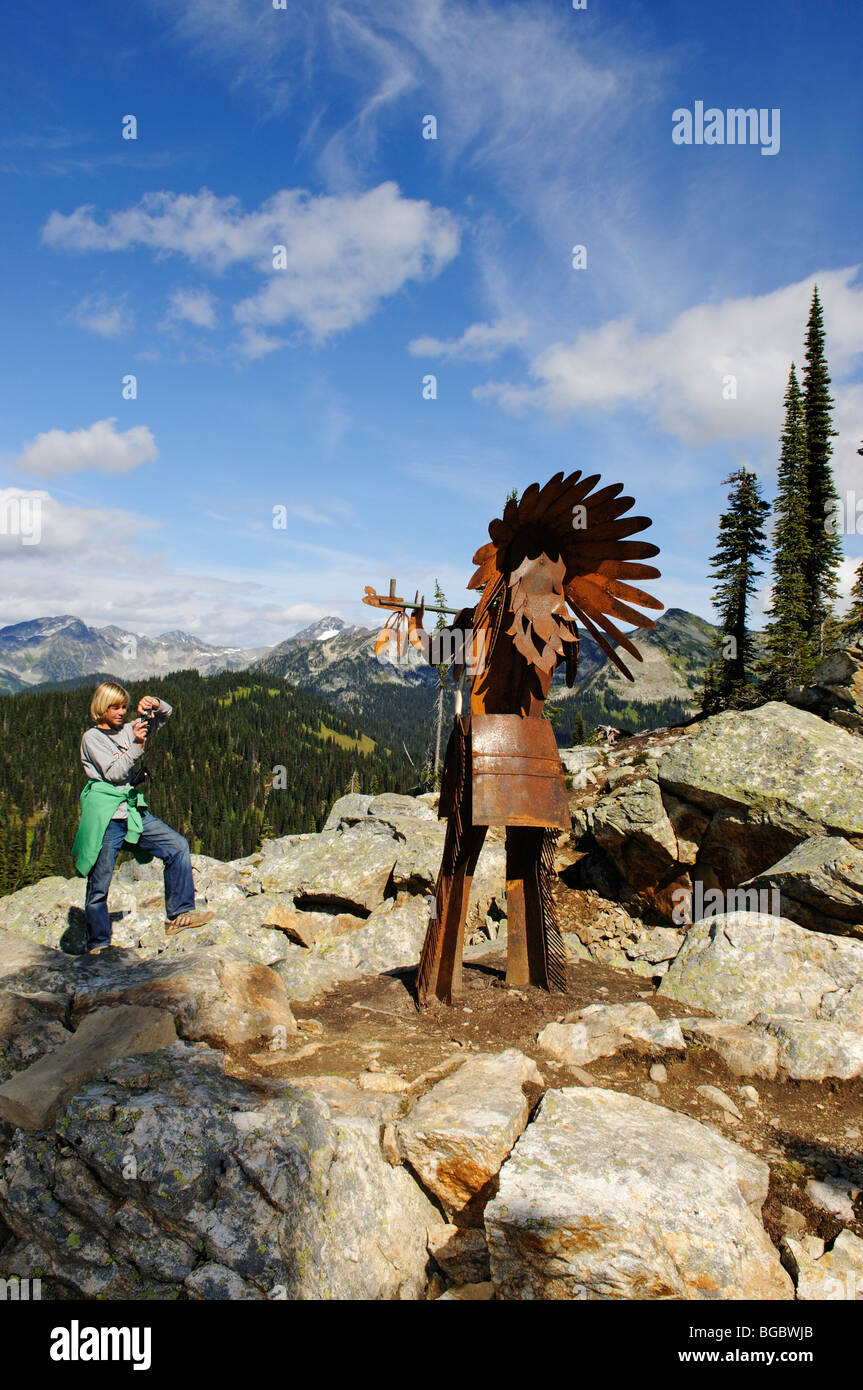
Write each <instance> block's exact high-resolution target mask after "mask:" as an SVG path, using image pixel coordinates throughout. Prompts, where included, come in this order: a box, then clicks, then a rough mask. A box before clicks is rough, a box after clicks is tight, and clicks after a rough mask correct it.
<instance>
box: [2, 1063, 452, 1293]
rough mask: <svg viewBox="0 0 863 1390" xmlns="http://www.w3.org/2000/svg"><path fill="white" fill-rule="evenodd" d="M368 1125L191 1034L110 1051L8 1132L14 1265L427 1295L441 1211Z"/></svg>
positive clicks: (216, 1287)
mask: <svg viewBox="0 0 863 1390" xmlns="http://www.w3.org/2000/svg"><path fill="white" fill-rule="evenodd" d="M378 1131H379V1124H378V1122H377V1120H375V1119H374V1118H369V1117H367V1116H363V1115H353V1116H352V1115H345V1114H339V1115H338V1117H337V1118H335V1117H334V1115H333V1114H332V1113H331V1111H330V1108H329V1107H328V1105H327V1104H326V1102H325V1101H324V1100H323V1099H322V1098H321V1097H319V1096H317V1095H314V1094H312V1093H310V1092H308V1091H302V1090H300V1089H298V1088H296V1087H292V1086H289V1085H287V1084H286V1083H278V1082H268V1083H265V1084H264V1083H259V1084H258V1085H256V1086H255V1087H254V1088H249V1087H248V1086H246V1085H245V1084H243V1083H242V1082H240V1081H237V1080H235V1079H233V1078H232V1077H229V1076H227V1075H225V1071H224V1059H223V1058H222V1057H221V1055H220V1054H219V1053H217V1052H213V1051H210V1050H208V1049H198V1048H194V1047H190V1046H188V1045H187V1044H185V1043H175V1044H174V1046H173V1047H170V1048H167V1049H164V1050H163V1051H162V1052H160V1053H157V1054H155V1055H154V1056H153V1057H152V1058H151V1057H136V1058H129V1059H126V1060H124V1061H121V1062H117V1063H114V1065H113V1066H111V1067H110V1068H108V1070H107V1072H106V1074H105V1076H104V1079H103V1080H101V1081H99V1082H94V1083H92V1084H90V1085H89V1086H87V1087H85V1088H84V1089H83V1090H81V1091H80V1092H79V1093H78V1094H77V1095H76V1096H75V1097H74V1099H73V1100H72V1101H71V1103H70V1104H69V1106H68V1107H67V1111H66V1115H65V1116H64V1117H62V1118H61V1121H60V1123H59V1125H58V1127H57V1130H56V1132H54V1133H51V1132H48V1133H45V1134H41V1135H39V1136H32V1135H30V1134H27V1133H26V1132H24V1131H18V1132H17V1134H16V1137H15V1139H14V1141H13V1143H12V1145H11V1147H10V1149H9V1152H8V1154H7V1156H6V1161H5V1165H4V1178H3V1182H2V1185H0V1201H2V1210H3V1216H4V1219H5V1221H6V1222H7V1224H8V1225H9V1226H10V1227H11V1229H12V1230H13V1232H14V1233H15V1235H16V1237H17V1241H18V1243H17V1246H16V1249H15V1251H14V1253H13V1255H12V1256H11V1257H10V1260H9V1267H10V1271H11V1272H12V1273H14V1272H16V1270H21V1271H24V1272H26V1271H27V1270H32V1269H33V1268H34V1267H37V1268H41V1269H42V1270H44V1271H45V1274H46V1275H48V1276H50V1277H51V1278H52V1279H54V1280H57V1281H59V1282H60V1283H61V1284H62V1285H63V1286H64V1287H65V1289H66V1290H67V1291H71V1292H73V1293H74V1294H77V1296H78V1297H84V1298H109V1299H121V1298H130V1297H131V1298H163V1299H164V1298H176V1297H177V1296H178V1295H183V1294H184V1293H187V1294H188V1295H189V1296H191V1297H193V1298H244V1299H266V1298H272V1299H324V1298H327V1299H334V1298H335V1299H369V1298H374V1299H380V1298H383V1299H388V1298H418V1297H421V1296H422V1293H423V1291H424V1289H425V1285H426V1282H427V1266H428V1260H429V1257H428V1251H427V1231H428V1228H429V1226H435V1225H436V1224H437V1223H438V1222H439V1217H438V1214H437V1212H436V1211H435V1209H434V1207H433V1206H432V1205H431V1203H430V1202H429V1201H428V1199H427V1198H426V1197H425V1196H424V1195H423V1193H422V1191H421V1190H420V1188H419V1187H418V1186H417V1184H416V1183H415V1182H414V1181H413V1179H412V1178H411V1177H410V1176H409V1175H408V1173H407V1172H406V1171H405V1170H404V1169H401V1168H396V1169H393V1168H391V1167H390V1166H389V1165H388V1164H387V1163H386V1161H385V1160H384V1158H383V1156H382V1154H381V1151H380V1145H379V1137H378Z"/></svg>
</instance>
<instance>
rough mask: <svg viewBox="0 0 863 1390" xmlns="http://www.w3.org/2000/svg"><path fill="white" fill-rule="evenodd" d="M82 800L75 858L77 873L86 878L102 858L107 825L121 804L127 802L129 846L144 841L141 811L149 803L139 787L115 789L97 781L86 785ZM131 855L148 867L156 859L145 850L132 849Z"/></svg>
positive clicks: (73, 847)
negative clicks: (100, 857)
mask: <svg viewBox="0 0 863 1390" xmlns="http://www.w3.org/2000/svg"><path fill="white" fill-rule="evenodd" d="M79 800H80V805H81V824H80V825H79V826H78V834H77V835H76V836H75V843H74V845H73V846H72V858H73V860H74V861H75V868H76V869H77V870H78V873H79V874H81V875H82V877H86V876H87V874H89V872H90V870H91V869H92V867H93V865H94V864H95V863H96V860H97V859H98V858H99V851H100V850H101V848H102V841H103V839H104V838H105V831H106V830H107V828H108V822H109V821H110V820H111V818H112V816H113V815H114V812H115V811H116V809H117V807H118V806H119V805H120V802H121V801H125V802H126V803H127V804H128V807H129V823H128V826H127V829H126V843H127V844H128V845H134V844H136V843H137V841H138V840H140V838H141V831H142V830H143V828H144V823H143V821H142V820H141V810H140V808H141V807H142V806H143V807H145V808H146V806H147V802H146V799H145V797H144V793H143V792H142V791H140V790H139V789H138V788H137V787H125V788H123V787H115V786H114V785H113V783H111V782H96V781H90V782H88V783H87V785H86V786H85V788H84V790H83V791H82V793H81V796H80V798H79ZM132 853H133V854H134V856H135V858H136V859H137V861H138V863H139V864H149V863H150V860H151V859H152V858H153V856H152V854H146V853H145V852H144V850H139V849H133V851H132Z"/></svg>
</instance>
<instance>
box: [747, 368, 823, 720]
mask: <svg viewBox="0 0 863 1390" xmlns="http://www.w3.org/2000/svg"><path fill="white" fill-rule="evenodd" d="M807 477H808V464H807V457H806V422H805V419H804V414H803V396H802V393H801V391H800V385H799V383H798V381H797V372H796V370H795V367H794V363H793V362H792V364H791V371H790V373H789V376H788V388H787V390H786V392H785V426H784V428H783V431H782V438H781V442H780V455H779V473H778V479H777V483H778V491H777V496H776V501H775V502H774V504H773V514H774V517H775V526H774V529H773V595H772V606H771V608H770V610H769V615H768V616H769V617H770V619H771V621H770V623H769V624H768V628H767V652H766V655H765V658H764V661H763V663H762V664H761V666H760V674H761V675H762V676H763V685H764V689H765V691H766V692H767V693H768V694H770V695H775V696H777V697H778V698H780V699H781V698H782V696H783V695H784V694H785V692H786V690H787V689H788V687H789V686H790V685H804V684H805V683H806V681H807V680H808V679H809V677H810V675H811V674H812V670H813V667H814V665H815V647H814V644H813V642H812V640H811V638H810V636H809V629H808V613H809V609H808V604H807V586H806V563H807V558H808V555H809V531H808V526H807Z"/></svg>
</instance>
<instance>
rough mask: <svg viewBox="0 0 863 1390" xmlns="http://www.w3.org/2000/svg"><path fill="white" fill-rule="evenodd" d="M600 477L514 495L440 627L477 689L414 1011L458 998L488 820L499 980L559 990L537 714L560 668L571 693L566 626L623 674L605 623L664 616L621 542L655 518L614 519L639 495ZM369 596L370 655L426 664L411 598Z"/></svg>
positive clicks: (552, 823) (458, 666)
mask: <svg viewBox="0 0 863 1390" xmlns="http://www.w3.org/2000/svg"><path fill="white" fill-rule="evenodd" d="M598 482H599V475H598V474H593V475H592V476H591V477H588V478H582V477H581V473H580V472H576V473H572V474H570V475H569V476H568V477H564V475H563V474H562V473H557V474H555V476H554V477H553V478H551V479H550V480H549V482H547V483H546V484H545V486H544V487H542V488H540V486H539V484H538V483H532V484H531V485H530V487H529V488H527V489H526V491H525V492H524V494H523V496H522V498H521V500H520V501H516V500H515V499H511V500H510V501H508V502H507V505H506V508H505V510H504V514H503V517H502V518H499V519H496V520H494V521H492V522H491V524H490V525H489V528H488V529H489V535H490V537H491V540H490V541H489V543H488V544H487V545H483V546H481V547H480V549H479V550H478V551H477V553H476V555H475V556H474V564H476V565H477V566H478V568H477V570H476V572H475V574H474V575H473V577H472V579H471V580H470V583H469V585H468V588H470V589H479V590H480V591H481V597H480V600H479V603H478V604H477V605H476V607H475V608H472V609H471V608H465V609H462V610H461V612H459V613H457V614H456V616H455V620H454V621H453V623H452V624H451V625H450V627H449V628H447V629H445V630H444V633H443V634H441V633H440V632H436V633H435V634H434V636H435V638H438V639H439V638H441V637H442V636H448V637H449V638H450V639H456V640H457V642H458V655H457V657H456V659H455V661H454V663H453V667H454V676H455V678H456V680H457V681H458V683H459V689H461V686H462V684H463V682H464V677H465V673H466V671H470V673H471V675H472V685H471V695H470V714H469V715H468V716H466V717H463V716H462V714H461V705H460V698H459V697H458V696H457V708H456V719H455V723H454V726H453V731H452V733H451V735H450V739H449V743H448V745H447V750H446V756H445V759H444V770H443V779H442V786H441V798H440V807H439V811H438V814H439V816H440V817H444V816H445V817H446V818H447V820H448V825H447V834H446V840H445V843H444V850H443V858H442V861H441V867H440V872H439V874H438V879H437V884H436V887H435V907H434V910H433V912H432V915H431V920H430V922H429V928H428V932H427V934H426V939H425V944H424V946H423V951H422V956H421V958H420V966H419V973H418V976H417V993H418V998H419V1002H420V1003H421V1004H425V1003H427V1002H428V1001H429V1000H430V999H432V998H438V999H441V1000H444V1001H445V1002H447V1003H452V1001H453V1000H454V999H456V998H457V997H458V995H459V993H460V991H461V964H462V951H463V945H464V928H465V918H466V916H467V908H468V900H469V897H470V886H471V879H472V877H473V873H474V869H475V867H476V863H477V860H478V858H479V853H480V850H481V849H482V845H483V841H484V839H485V835H486V830H487V828H488V827H489V826H492V825H494V826H505V827H506V901H507V924H508V934H507V936H508V939H507V971H506V980H507V984H509V985H513V986H521V985H525V984H532V985H538V986H540V987H541V988H543V989H547V990H559V991H561V992H563V993H565V992H566V989H567V975H566V951H565V948H564V945H563V939H562V937H561V933H560V928H559V925H558V922H557V916H556V912H555V906H554V901H553V898H552V893H551V882H552V865H553V860H554V849H555V844H556V842H557V838H558V836H559V834H560V832H561V830H568V829H569V828H570V824H571V821H570V814H569V807H568V802H567V796H566V784H565V779H564V772H563V767H562V765H561V761H560V757H559V754H558V751H557V743H556V740H555V737H554V730H553V729H552V726H551V724H550V722H549V721H548V720H547V719H544V718H543V717H542V715H543V705H544V702H545V699H546V696H547V695H548V692H549V689H550V686H551V681H552V676H553V675H554V671H555V669H556V667H557V665H558V663H559V662H561V661H563V662H564V663H565V666H566V684H567V685H568V686H572V685H573V684H574V681H575V677H576V671H577V666H578V634H577V628H576V622H575V619H577V620H578V622H579V623H581V625H582V626H583V627H584V628H585V629H586V631H587V632H589V633H590V635H591V636H592V637H593V638H594V640H595V641H596V642H597V643H598V644H599V646H600V647H601V648H602V650H603V651H604V652H605V653H606V655H607V656H608V657H609V659H610V660H611V661H612V662H613V663H614V665H615V666H617V667H618V668H619V669H620V670H621V671H622V672H623V674H624V675H625V676H627V677H628V679H629V680H632V679H633V677H632V674H631V672H630V671H629V670H628V668H627V667H626V665H625V664H624V662H623V660H622V659H621V657H620V656H619V654H618V652H619V649H622V650H623V651H625V652H628V653H629V654H630V655H631V656H633V657H634V658H635V660H636V661H641V659H642V658H641V655H640V653H639V652H638V649H637V648H636V647H635V646H634V644H633V642H632V640H631V639H630V638H629V637H628V636H626V635H625V634H624V633H622V632H621V631H619V629H618V628H617V627H616V626H615V624H614V623H613V622H612V621H611V616H613V617H615V618H618V619H621V620H622V621H623V622H625V623H631V624H632V625H633V626H635V627H653V626H654V625H655V624H654V622H653V620H652V619H651V618H647V617H645V616H644V615H643V614H641V613H639V612H638V611H637V610H636V609H635V608H632V607H630V606H629V604H631V603H636V604H640V605H641V607H643V608H653V609H661V608H662V607H663V605H662V604H661V603H660V602H659V601H658V600H657V599H655V598H654V597H653V596H652V595H650V594H648V593H645V592H644V590H643V589H639V588H636V587H634V586H633V585H632V584H631V583H630V582H629V581H630V580H634V579H656V578H658V577H659V571H658V570H657V569H655V568H654V567H653V566H651V565H646V564H643V563H642V561H643V560H645V559H647V558H649V557H651V556H653V555H657V554H658V553H659V552H658V548H657V547H656V546H655V545H651V544H650V543H649V542H645V541H633V540H627V539H626V537H627V536H631V535H633V534H634V533H635V532H638V531H643V530H644V529H645V528H646V527H648V526H649V525H650V524H651V522H650V520H649V518H647V517H639V516H634V517H628V518H627V517H624V515H623V513H624V512H627V511H628V510H629V508H630V507H631V506H632V505H633V501H634V499H633V498H632V497H622V496H620V494H621V493H622V491H623V484H622V483H614V484H612V485H611V486H610V487H603V488H599V489H598V490H596V491H594V489H595V488H596V484H597V483H598ZM625 600H626V601H625ZM364 602H365V603H369V604H371V605H372V606H374V607H380V608H391V609H392V610H393V614H392V616H391V617H390V618H389V619H388V621H387V624H386V626H385V627H384V629H383V631H382V632H381V634H380V636H379V638H378V644H377V648H376V650H378V651H380V650H381V649H382V648H383V646H385V645H386V644H387V643H388V642H390V641H392V640H395V642H396V646H397V650H398V652H399V655H401V654H402V653H403V652H404V650H405V648H406V644H407V643H408V642H410V643H411V644H412V645H413V646H415V647H417V648H418V649H420V650H422V651H424V653H425V654H426V655H427V657H429V659H430V660H432V662H433V664H437V662H436V661H434V658H433V656H429V636H428V634H426V633H425V632H424V631H423V628H422V619H423V615H424V612H425V605H424V602H423V601H420V600H419V596H418V595H417V597H416V598H415V599H414V603H413V605H412V612H411V614H410V617H409V618H408V613H407V610H408V608H409V607H411V605H410V604H409V603H408V602H407V601H405V600H404V599H401V598H398V597H397V596H396V594H395V585H394V583H391V585H390V592H389V594H388V595H386V596H384V595H380V594H376V593H375V592H374V590H373V589H370V588H367V589H366V595H365V598H364ZM567 605H568V608H569V609H570V610H571V612H572V614H573V615H574V616H570V613H569V611H568V608H567ZM434 611H443V612H452V610H451V609H444V610H440V609H438V610H434ZM609 615H611V616H609ZM612 643H615V644H616V647H615V646H613V645H612Z"/></svg>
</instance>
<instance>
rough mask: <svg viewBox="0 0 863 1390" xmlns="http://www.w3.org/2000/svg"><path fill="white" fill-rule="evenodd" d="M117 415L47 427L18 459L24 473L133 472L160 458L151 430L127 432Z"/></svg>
mask: <svg viewBox="0 0 863 1390" xmlns="http://www.w3.org/2000/svg"><path fill="white" fill-rule="evenodd" d="M115 424H116V416H112V417H111V418H110V419H108V420H97V421H96V422H95V423H94V424H92V425H90V426H89V427H88V428H87V429H80V430H46V431H45V432H44V434H37V436H36V438H35V439H33V440H31V442H30V443H29V444H26V445H25V446H24V448H23V449H22V451H21V453H20V454H19V455H18V457H17V459H15V461H14V462H15V466H16V467H17V468H18V469H20V471H21V472H22V473H33V474H36V476H38V477H41V478H56V477H58V476H59V475H60V474H61V473H77V472H81V471H82V470H85V469H92V470H94V471H95V472H97V473H131V472H132V470H133V469H134V468H138V467H140V465H141V464H142V463H152V462H153V460H154V459H156V458H158V456H159V451H158V449H157V448H156V441H155V440H154V438H153V436H152V434H151V432H150V430H149V429H148V428H147V426H146V425H134V426H133V427H132V428H131V429H128V430H126V431H125V432H124V433H119V432H118V431H117V430H116V429H115V428H114V426H115Z"/></svg>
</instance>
